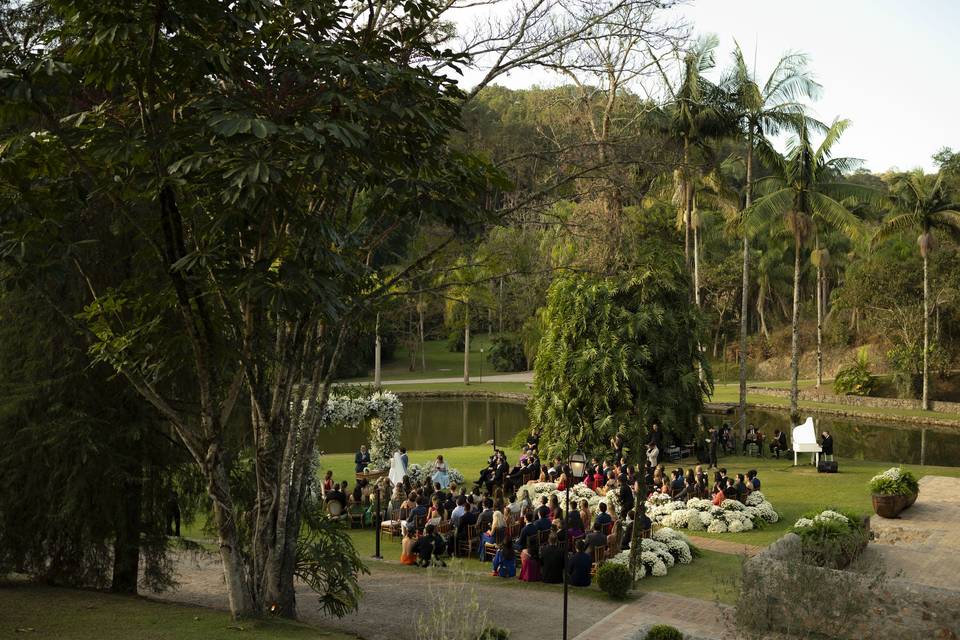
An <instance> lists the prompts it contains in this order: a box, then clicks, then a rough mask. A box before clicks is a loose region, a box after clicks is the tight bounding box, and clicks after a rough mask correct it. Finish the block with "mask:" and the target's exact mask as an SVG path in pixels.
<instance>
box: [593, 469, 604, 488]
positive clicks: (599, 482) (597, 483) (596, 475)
mask: <svg viewBox="0 0 960 640" xmlns="http://www.w3.org/2000/svg"><path fill="white" fill-rule="evenodd" d="M604 482H605V479H604V476H603V468H602V467H597V468H596V469H595V470H594V472H593V489H594V491H596V490H597V489H598V488H600V487H602V486H603V483H604Z"/></svg>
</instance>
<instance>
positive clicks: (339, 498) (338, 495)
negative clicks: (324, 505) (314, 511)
mask: <svg viewBox="0 0 960 640" xmlns="http://www.w3.org/2000/svg"><path fill="white" fill-rule="evenodd" d="M341 487H342V489H341ZM346 488H347V483H346V482H342V483H336V482H334V483H333V490H332V491H328V492H327V495H326V500H327V502H339V503H340V507H341V508H342V509H346V508H347V494H346V493H344V492H345V491H346Z"/></svg>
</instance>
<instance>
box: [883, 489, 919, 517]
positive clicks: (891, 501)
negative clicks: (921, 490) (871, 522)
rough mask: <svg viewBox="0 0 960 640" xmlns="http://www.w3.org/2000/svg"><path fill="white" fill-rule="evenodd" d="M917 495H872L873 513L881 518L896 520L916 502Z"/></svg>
mask: <svg viewBox="0 0 960 640" xmlns="http://www.w3.org/2000/svg"><path fill="white" fill-rule="evenodd" d="M917 495H918V493H916V492H915V493H912V494H910V495H907V496H902V495H887V494H877V493H874V494H873V511H874V513H876V514H877V515H878V516H880V517H881V518H896V517H898V516H899V515H900V512H901V511H903V510H904V509H909V508H910V506H911V505H912V504H913V503H914V502H916V501H917Z"/></svg>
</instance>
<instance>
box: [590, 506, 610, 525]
mask: <svg viewBox="0 0 960 640" xmlns="http://www.w3.org/2000/svg"><path fill="white" fill-rule="evenodd" d="M597 509H599V510H600V512H599V513H598V514H597V517H596V518H594V521H593V522H594V524H597V523H600V524H601V525H602V526H606V525H608V524H610V523H611V522H613V518H611V517H610V514H609V513H607V503H606V502H601V503H600V505H599V506H598V507H597Z"/></svg>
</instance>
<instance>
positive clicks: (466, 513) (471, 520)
mask: <svg viewBox="0 0 960 640" xmlns="http://www.w3.org/2000/svg"><path fill="white" fill-rule="evenodd" d="M478 517H479V514H478V513H477V512H476V511H474V510H473V509H470V508H469V502H468V503H467V506H466V507H465V508H464V510H463V515H462V516H460V520H458V521H457V528H456V535H457V540H460V539H462V538H464V537H466V535H467V527H469V526H470V525H473V524H476V523H477V518H478Z"/></svg>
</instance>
